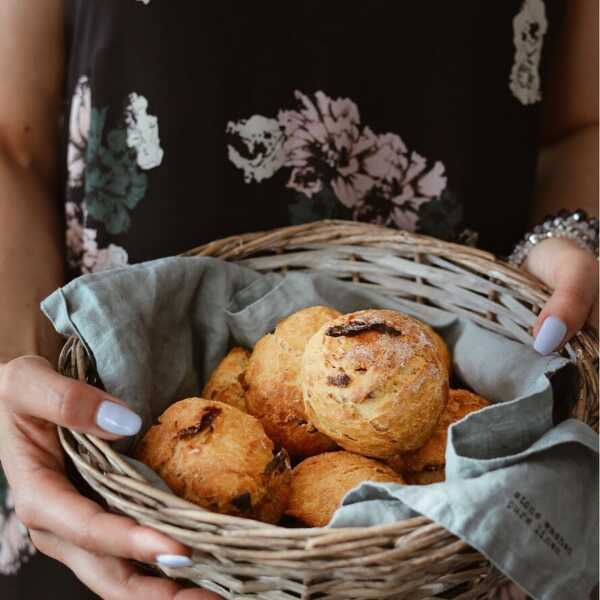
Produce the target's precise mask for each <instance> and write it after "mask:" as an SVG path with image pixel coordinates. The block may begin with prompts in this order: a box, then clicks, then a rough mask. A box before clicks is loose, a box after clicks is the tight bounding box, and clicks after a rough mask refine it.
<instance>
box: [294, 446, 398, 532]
mask: <svg viewBox="0 0 600 600" xmlns="http://www.w3.org/2000/svg"><path fill="white" fill-rule="evenodd" d="M363 481H381V482H392V483H404V480H403V478H402V477H401V476H400V475H398V473H395V472H394V471H393V470H392V469H390V468H389V467H387V466H386V465H384V464H383V463H380V462H379V461H376V460H373V459H372V458H365V457H364V456H358V455H357V454H352V453H350V452H344V451H338V452H326V453H325V454H320V455H319V456H313V457H311V458H307V459H306V460H304V461H303V462H301V463H300V464H299V465H297V466H296V467H295V468H294V470H293V472H292V491H291V494H290V500H289V504H288V508H287V510H286V515H288V516H290V517H293V518H295V519H298V520H300V521H302V522H303V523H305V524H306V525H308V526H310V527H323V526H325V525H327V523H329V521H330V520H331V517H332V516H333V513H334V512H335V511H336V509H337V508H338V507H339V505H340V503H341V501H342V499H343V497H344V496H345V494H346V493H347V492H349V491H350V490H351V489H352V488H354V487H356V486H357V485H359V484H360V483H361V482H363Z"/></svg>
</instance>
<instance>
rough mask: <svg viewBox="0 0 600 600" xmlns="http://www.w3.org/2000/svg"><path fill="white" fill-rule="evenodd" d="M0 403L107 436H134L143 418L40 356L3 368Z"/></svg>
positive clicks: (26, 414)
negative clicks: (64, 375) (61, 372)
mask: <svg viewBox="0 0 600 600" xmlns="http://www.w3.org/2000/svg"><path fill="white" fill-rule="evenodd" d="M0 402H3V403H5V405H6V406H7V407H8V408H9V409H10V410H12V411H13V412H15V413H17V414H19V415H25V416H30V417H36V418H38V419H43V420H45V421H49V422H51V423H55V424H56V425H62V426H64V427H69V428H70V429H74V430H76V431H82V432H86V433H92V434H94V435H97V436H99V437H102V438H105V439H115V438H116V437H120V436H124V435H135V434H136V433H138V431H139V430H140V428H141V425H142V420H141V419H140V417H139V416H138V415H137V414H135V413H134V412H133V411H132V410H130V409H129V408H127V405H126V404H125V403H124V402H123V401H122V400H119V399H118V398H115V397H114V396H110V395H109V394H107V393H105V392H103V391H101V390H99V389H97V388H95V387H93V386H91V385H87V384H86V383H83V382H81V381H77V380H75V379H71V378H69V377H63V376H62V375H59V374H58V373H57V372H56V371H54V369H53V368H52V366H51V364H50V363H49V362H48V361H47V360H45V359H43V358H40V357H35V356H24V357H21V358H17V359H15V360H13V361H11V362H9V363H7V364H6V365H4V366H3V367H2V368H1V369H0Z"/></svg>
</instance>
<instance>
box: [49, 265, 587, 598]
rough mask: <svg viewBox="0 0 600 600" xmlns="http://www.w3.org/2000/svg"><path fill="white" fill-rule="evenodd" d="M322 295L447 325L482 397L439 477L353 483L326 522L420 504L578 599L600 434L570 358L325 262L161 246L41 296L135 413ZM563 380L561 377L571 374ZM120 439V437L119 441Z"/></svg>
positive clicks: (369, 519)
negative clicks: (197, 254) (151, 254)
mask: <svg viewBox="0 0 600 600" xmlns="http://www.w3.org/2000/svg"><path fill="white" fill-rule="evenodd" d="M315 304H328V305H330V306H333V307H335V308H337V309H338V310H341V311H343V312H349V311H352V310H358V309H361V308H367V307H380V308H391V309H396V310H399V311H402V312H405V313H408V314H412V315H413V316H416V317H418V318H420V319H422V320H423V321H426V322H428V323H429V324H431V325H432V326H433V327H435V328H436V330H437V331H438V332H439V333H440V334H441V335H442V336H443V337H444V338H445V340H446V342H447V343H448V345H449V347H450V350H451V351H452V354H453V361H454V370H455V372H456V373H457V375H458V376H459V377H460V379H462V381H463V382H464V383H465V384H466V385H467V386H469V387H471V388H472V389H473V390H474V391H475V392H476V393H479V394H480V395H482V396H484V397H486V398H487V399H489V400H491V401H492V402H494V405H493V406H490V407H488V408H486V409H484V410H482V411H480V412H478V413H475V414H471V415H469V416H467V417H466V418H465V419H464V420H463V421H461V422H460V423H457V424H455V425H453V426H452V428H451V431H450V435H449V440H448V448H447V453H446V460H447V465H446V475H447V481H446V482H444V483H439V484H435V485H431V486H397V485H392V484H375V483H364V484H362V485H361V486H359V487H358V488H356V489H355V490H353V491H351V492H350V493H349V494H348V495H347V496H346V498H345V500H344V505H343V506H342V508H340V509H339V510H338V511H337V513H336V514H335V515H334V518H333V520H332V522H331V524H330V526H331V527H340V526H344V527H345V526H362V525H368V524H372V523H383V522H390V521H395V520H398V519H404V518H406V517H408V516H414V515H415V514H423V515H426V516H428V517H429V518H431V519H433V520H434V521H437V522H439V523H441V524H442V525H444V527H446V528H447V529H449V530H450V531H452V532H453V533H454V534H456V535H457V536H458V537H460V538H462V539H464V540H465V541H466V542H468V543H469V544H470V545H471V546H473V547H475V548H477V549H478V550H480V551H481V552H482V553H483V554H484V555H486V556H487V557H488V558H489V559H490V560H491V561H492V562H493V563H494V564H495V565H496V566H497V567H498V568H499V569H501V570H502V571H503V572H505V573H506V574H507V575H508V576H509V577H510V578H512V579H513V580H515V581H516V582H517V583H518V584H519V585H520V586H521V587H522V588H524V589H525V590H526V591H527V592H528V593H529V594H530V595H532V596H533V597H534V598H536V599H539V600H542V599H544V600H563V599H565V600H566V599H569V600H571V599H577V598H585V597H587V595H588V594H589V591H590V589H591V588H592V586H593V585H594V583H596V582H597V580H598V508H597V507H598V440H597V436H596V434H595V433H594V432H593V431H592V430H591V429H590V428H589V427H587V426H586V425H584V424H582V423H579V422H577V421H575V420H572V419H569V420H565V421H563V422H555V420H554V419H553V414H554V415H557V414H561V413H566V412H568V408H569V406H570V405H571V403H572V401H573V397H572V396H571V397H567V396H564V395H562V394H561V395H560V396H558V397H553V383H556V384H557V385H556V386H554V388H555V389H557V390H559V389H560V390H564V389H569V387H570V388H571V389H573V387H574V383H573V381H572V378H573V368H572V365H570V363H568V361H567V360H565V359H563V358H560V357H558V356H550V357H542V356H539V355H537V354H536V353H535V352H534V351H533V350H532V349H531V348H530V347H527V346H525V345H523V344H520V343H516V342H513V341H510V340H508V339H506V338H504V337H502V336H500V335H497V334H495V333H492V332H490V331H487V330H485V329H482V328H481V327H479V326H476V325H474V324H473V323H472V322H470V321H468V320H465V319H458V318H456V317H455V316H454V315H452V314H450V313H448V312H445V311H442V310H439V309H437V308H434V307H428V306H423V305H419V304H416V303H413V302H410V301H408V300H405V299H399V298H396V297H394V296H392V295H389V294H385V293H382V292H381V291H374V290H373V289H372V288H369V287H365V286H360V285H356V284H353V283H352V282H342V281H338V280H335V279H332V278H328V277H326V276H323V275H317V274H304V273H293V272H292V273H290V274H288V275H287V276H285V277H282V276H280V275H276V274H270V275H266V276H264V275H260V274H258V273H256V272H254V271H252V270H250V269H247V268H244V267H242V266H238V265H234V264H229V263H224V262H221V261H218V260H215V259H209V258H192V257H187V258H168V259H161V260H157V261H152V262H148V263H143V264H140V265H135V266H132V267H127V268H122V269H116V270H112V271H106V272H103V273H95V274H90V275H85V276H83V277H80V278H78V279H76V280H74V281H72V282H71V283H69V284H68V285H66V286H65V287H64V288H62V289H60V290H57V291H56V292H54V293H53V294H52V295H51V296H49V297H48V298H47V299H46V300H45V301H44V302H43V304H42V308H43V310H44V311H45V313H46V315H47V316H48V318H49V319H50V320H51V321H52V322H53V324H54V326H55V327H56V329H57V330H58V331H59V332H61V333H62V334H64V335H77V336H78V337H79V338H80V339H81V340H82V342H83V343H84V345H85V347H86V349H87V350H88V352H89V354H90V356H91V357H93V360H94V361H95V365H96V368H97V371H98V374H99V376H100V378H101V380H102V382H103V384H104V385H105V387H106V389H107V390H108V391H109V392H110V393H112V394H114V395H116V396H118V397H121V398H123V399H124V400H126V401H127V402H128V403H129V404H130V406H132V407H133V408H134V409H135V410H136V411H137V412H138V413H139V414H140V415H142V416H143V418H144V423H145V426H146V427H148V426H149V425H150V424H151V422H152V421H153V420H154V419H156V417H158V415H160V414H161V413H162V412H163V411H164V410H165V408H166V407H167V406H168V405H169V404H170V403H171V402H173V401H174V400H177V399H180V398H184V397H187V396H191V395H198V394H199V393H200V390H201V389H202V385H203V383H204V381H205V380H206V378H207V376H208V375H209V374H210V372H211V371H212V369H213V368H214V367H215V366H216V365H217V364H218V361H219V360H220V359H221V358H222V357H223V356H224V354H225V353H226V351H227V350H228V348H229V347H231V346H232V345H233V344H242V345H245V346H247V347H251V346H252V345H253V344H254V343H255V342H256V341H257V340H258V339H259V338H260V337H261V336H262V335H264V334H265V333H267V332H269V331H271V330H272V329H273V328H274V326H275V324H276V323H277V321H278V320H280V319H281V318H283V317H285V316H287V315H288V314H290V313H292V312H294V311H295V310H298V309H300V308H303V307H306V306H311V305H315ZM569 384H570V385H569ZM119 448H120V450H122V451H123V452H125V451H127V450H128V449H130V448H128V445H127V444H126V443H125V444H121V445H120V446H119Z"/></svg>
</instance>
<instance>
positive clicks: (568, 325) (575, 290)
mask: <svg viewBox="0 0 600 600" xmlns="http://www.w3.org/2000/svg"><path fill="white" fill-rule="evenodd" d="M523 268H524V269H525V270H526V271H529V273H531V274H532V275H535V276H536V277H537V278H538V279H540V280H541V281H543V282H544V283H545V284H546V285H547V286H548V287H549V288H550V289H551V290H553V293H552V296H551V297H550V299H549V300H548V302H547V303H546V306H544V309H543V310H542V312H541V313H540V314H539V316H538V318H537V321H536V323H535V325H534V328H533V333H534V336H535V343H534V348H535V349H536V350H537V351H538V352H539V353H540V354H550V353H551V352H554V351H555V350H556V349H557V348H559V347H560V345H561V344H563V343H564V342H566V341H567V340H569V339H570V338H571V337H573V335H575V334H576V333H577V332H578V331H579V330H580V329H581V328H582V327H583V325H584V323H585V322H586V321H588V322H589V323H591V324H592V325H593V326H594V327H595V328H596V330H597V329H598V261H597V259H596V258H595V257H594V255H593V254H592V253H591V252H589V251H588V250H584V249H582V248H579V247H578V246H577V245H576V244H575V242H573V241H571V240H568V239H561V238H551V239H547V240H544V241H542V242H540V243H539V244H538V245H536V246H535V247H534V248H533V249H532V250H531V252H530V253H529V255H528V257H527V260H526V261H525V263H524V264H523Z"/></svg>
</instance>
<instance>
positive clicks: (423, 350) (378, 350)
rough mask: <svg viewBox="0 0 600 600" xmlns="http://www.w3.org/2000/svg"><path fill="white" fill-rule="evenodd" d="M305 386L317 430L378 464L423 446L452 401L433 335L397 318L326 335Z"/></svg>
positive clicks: (360, 315) (349, 323)
mask: <svg viewBox="0 0 600 600" xmlns="http://www.w3.org/2000/svg"><path fill="white" fill-rule="evenodd" d="M302 383H303V391H304V404H305V407H306V414H307V415H308V418H309V420H310V421H311V422H312V423H314V425H315V426H316V427H317V429H318V430H319V431H321V432H323V433H324V434H325V435H327V436H329V437H330V438H331V439H333V440H335V441H336V442H337V443H338V444H339V445H340V446H342V448H345V449H346V450H349V451H351V452H356V453H358V454H363V455H365V456H371V457H374V458H389V457H391V456H394V455H396V454H398V453H401V452H407V451H410V450H416V449H417V448H419V447H420V446H422V445H423V444H424V443H425V442H426V441H427V439H428V438H429V437H430V435H431V434H432V433H433V430H434V429H435V426H436V424H437V422H438V419H439V417H440V415H441V413H442V410H443V409H444V407H445V405H446V401H447V396H448V371H447V369H446V367H445V365H444V359H443V357H442V356H441V355H440V351H439V347H438V344H437V343H436V342H435V340H434V339H433V337H432V336H431V333H430V329H429V327H426V326H423V324H422V323H421V322H420V321H417V320H416V319H413V318H412V317H409V316H406V315H403V314H400V313H397V312H395V311H391V310H364V311H359V312H355V313H351V314H349V315H344V316H342V317H339V318H338V319H336V320H335V321H333V322H331V323H327V324H326V325H324V326H323V327H321V329H319V331H318V332H317V333H316V334H315V335H314V336H313V337H312V338H311V339H310V341H309V342H308V344H307V346H306V350H305V352H304V357H303V362H302Z"/></svg>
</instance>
